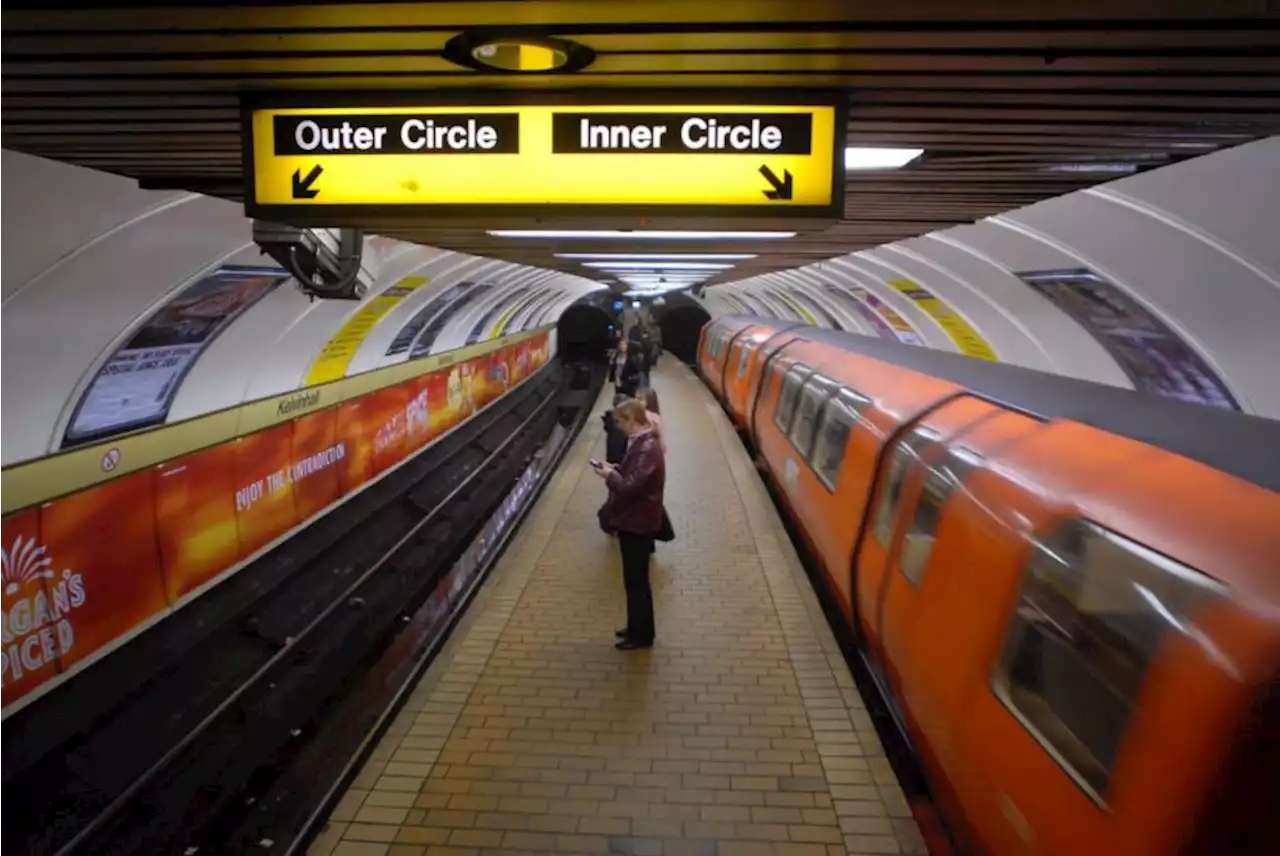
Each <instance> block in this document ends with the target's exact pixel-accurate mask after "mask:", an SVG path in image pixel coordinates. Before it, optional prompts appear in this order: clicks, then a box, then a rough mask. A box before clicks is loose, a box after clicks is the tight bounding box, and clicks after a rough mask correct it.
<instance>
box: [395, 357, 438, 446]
mask: <svg viewBox="0 0 1280 856" xmlns="http://www.w3.org/2000/svg"><path fill="white" fill-rule="evenodd" d="M405 387H406V388H407V389H408V391H409V404H408V407H407V409H406V411H405V415H406V417H407V418H408V439H407V440H406V442H407V443H408V447H409V449H411V450H414V451H416V450H418V449H421V448H422V447H423V446H425V445H427V443H429V442H431V440H433V439H434V438H435V437H436V436H437V435H438V434H439V433H440V432H439V431H438V430H437V429H436V426H434V425H432V416H431V414H432V411H433V410H435V409H437V408H439V407H440V406H441V405H442V404H444V400H445V389H444V375H443V373H442V372H432V373H431V374H427V375H423V376H421V377H417V378H414V379H413V380H411V381H409V382H408V383H406V384H405Z"/></svg>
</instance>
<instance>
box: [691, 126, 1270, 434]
mask: <svg viewBox="0 0 1280 856" xmlns="http://www.w3.org/2000/svg"><path fill="white" fill-rule="evenodd" d="M1277 199H1280V137H1271V138H1268V139H1265V140H1259V141H1257V142H1254V143H1250V144H1247V145H1243V146H1239V147H1237V148H1234V149H1228V150H1225V151H1222V152H1217V153H1215V154H1212V155H1207V156H1205V157H1202V158H1198V159H1195V160H1190V161H1186V162H1183V163H1180V164H1177V165H1175V166H1171V167H1167V168H1165V169H1161V170H1155V171H1152V172H1148V173H1143V174H1140V175H1136V176H1133V177H1129V178H1125V179H1121V180H1119V181H1115V182H1112V183H1110V184H1106V185H1103V186H1101V187H1097V188H1091V189H1089V190H1083V191H1078V192H1075V193H1071V194H1068V195H1066V196H1060V197H1058V198H1056V199H1050V200H1048V201H1045V202H1040V203H1037V204H1035V205H1032V206H1029V207H1027V208H1022V209H1018V210H1016V211H1012V212H1009V213H1007V214H1004V215H1000V216H998V217H993V218H989V219H987V220H983V221H980V222H978V223H976V224H974V225H967V226H958V227H955V228H951V229H947V230H944V231H938V232H933V233H931V234H928V235H925V236H923V237H920V238H911V239H908V240H905V241H899V242H895V243H892V244H886V245H883V246H880V247H876V248H875V249H871V250H864V251H860V252H856V253H852V254H850V255H847V256H841V257H839V258H835V259H831V260H829V261H825V262H819V263H816V264H811V265H806V266H804V267H800V268H797V269H795V270H791V271H780V272H771V273H766V274H761V275H758V276H755V277H751V278H748V279H744V280H740V281H738V282H735V283H731V284H728V285H724V286H713V287H711V288H708V289H707V291H706V293H705V297H704V300H705V302H706V305H707V308H708V310H709V311H710V312H711V313H712V314H713V315H717V314H724V313H733V312H747V313H751V314H762V315H767V316H771V317H776V318H782V319H787V320H795V319H796V317H797V315H803V314H805V313H804V312H801V311H798V310H797V305H799V304H804V303H805V302H806V298H807V302H808V303H809V304H813V303H814V295H815V294H818V295H823V296H824V297H825V298H826V299H825V300H824V301H823V303H824V304H825V306H826V307H827V309H828V315H829V317H824V318H821V319H814V320H815V321H816V322H817V323H819V324H820V325H821V326H842V327H844V328H845V329H848V330H852V331H854V332H859V333H863V334H867V335H877V336H883V337H885V338H897V339H899V340H901V341H909V342H912V343H915V344H922V345H924V346H927V347H932V348H939V349H942V350H950V351H956V352H959V353H965V354H968V355H969V356H972V357H977V358H979V359H994V360H998V361H1001V362H1007V363H1013V364H1015V365H1021V366H1026V367H1029V368H1035V369H1040V370H1043V371H1051V372H1057V373H1059V374H1066V375H1071V376H1075V377H1080V378H1084V379H1087V380H1092V381H1097V382H1099V383H1106V384H1111V385H1113V386H1120V387H1127V388H1141V389H1149V390H1150V389H1156V388H1159V389H1161V390H1164V394H1176V395H1180V396H1181V395H1186V396H1196V397H1198V398H1199V399H1202V400H1205V401H1216V402H1217V403H1219V404H1220V405H1222V406H1231V404H1232V402H1234V404H1235V405H1236V406H1238V407H1239V408H1240V409H1242V410H1244V411H1245V412H1250V413H1257V414H1260V415H1264V416H1270V417H1272V418H1280V371H1277V370H1276V369H1277V367H1278V366H1280V332H1278V331H1280V242H1278V241H1277V240H1276V223H1277V215H1276V208H1275V200H1277ZM788 294H790V295H791V299H790V300H787V299H786V297H785V295H788ZM780 295H783V296H782V297H780ZM808 314H809V315H811V316H812V315H815V314H817V313H814V312H813V311H812V309H810V310H809V312H808ZM805 320H806V321H808V322H809V323H814V321H810V319H808V318H806V319H805ZM832 322H838V323H832Z"/></svg>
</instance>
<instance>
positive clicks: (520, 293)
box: [467, 285, 533, 345]
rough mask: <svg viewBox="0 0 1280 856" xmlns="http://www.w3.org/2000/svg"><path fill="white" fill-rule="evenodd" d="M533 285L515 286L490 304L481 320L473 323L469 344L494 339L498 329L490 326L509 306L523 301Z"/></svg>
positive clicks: (468, 337) (468, 338)
mask: <svg viewBox="0 0 1280 856" xmlns="http://www.w3.org/2000/svg"><path fill="white" fill-rule="evenodd" d="M532 290H533V288H532V286H528V285H523V286H520V287H519V288H513V289H512V290H511V291H508V292H507V293H506V294H505V295H503V299H502V300H500V301H498V302H497V303H495V304H493V305H492V306H490V307H489V308H488V309H486V310H485V312H484V314H483V315H481V316H480V320H478V321H476V323H475V324H473V325H471V332H470V333H468V334H467V344H468V345H474V344H476V343H477V342H484V341H488V340H489V339H492V338H493V337H494V336H496V335H497V331H496V330H490V329H489V327H490V326H491V325H493V324H494V322H495V321H497V320H498V316H499V315H502V313H503V312H504V311H505V308H506V307H507V306H515V305H517V304H519V303H521V302H522V301H523V299H524V297H525V295H527V294H528V293H529V292H530V291H532Z"/></svg>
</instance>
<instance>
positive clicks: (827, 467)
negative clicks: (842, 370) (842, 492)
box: [809, 389, 871, 491]
mask: <svg viewBox="0 0 1280 856" xmlns="http://www.w3.org/2000/svg"><path fill="white" fill-rule="evenodd" d="M870 403H871V400H870V399H868V398H864V397H863V396H861V395H858V394H857V393H856V392H853V391H852V390H849V389H841V390H840V391H839V392H838V393H837V394H836V397H835V398H833V399H831V400H830V401H828V402H827V406H826V407H825V408H823V411H822V416H821V418H820V419H819V420H818V431H817V435H816V436H817V439H816V440H815V441H814V444H813V453H812V454H811V455H810V456H809V465H810V466H812V467H813V472H814V474H815V475H816V476H817V477H818V480H819V481H821V482H822V483H823V484H824V485H826V486H827V490H831V491H834V490H835V489H836V481H837V479H838V477H839V475H840V467H841V466H843V465H844V450H845V447H846V446H848V445H849V432H850V431H852V430H853V426H854V425H855V424H857V421H858V416H859V414H861V412H862V409H863V408H864V407H866V406H867V405H868V404H870Z"/></svg>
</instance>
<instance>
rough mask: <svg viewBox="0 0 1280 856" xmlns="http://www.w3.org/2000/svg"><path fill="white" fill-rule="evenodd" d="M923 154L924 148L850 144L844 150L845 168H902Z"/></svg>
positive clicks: (850, 170)
mask: <svg viewBox="0 0 1280 856" xmlns="http://www.w3.org/2000/svg"><path fill="white" fill-rule="evenodd" d="M922 154H924V149H905V148H883V147H879V146H850V147H849V148H847V149H845V150H844V168H845V170H846V171H848V172H852V171H855V170H860V169H900V168H901V167H904V166H906V165H907V164H909V163H911V162H912V161H913V160H915V159H916V158H918V157H920V155H922Z"/></svg>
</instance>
